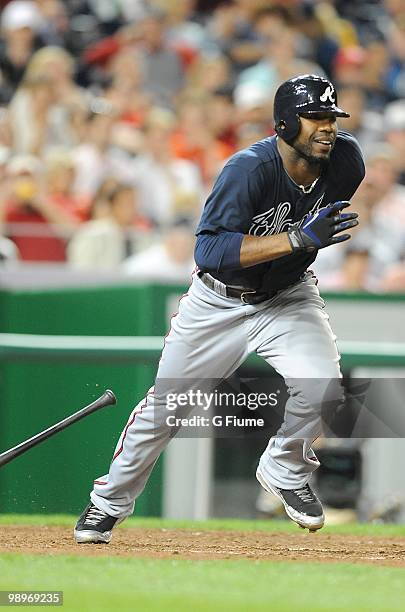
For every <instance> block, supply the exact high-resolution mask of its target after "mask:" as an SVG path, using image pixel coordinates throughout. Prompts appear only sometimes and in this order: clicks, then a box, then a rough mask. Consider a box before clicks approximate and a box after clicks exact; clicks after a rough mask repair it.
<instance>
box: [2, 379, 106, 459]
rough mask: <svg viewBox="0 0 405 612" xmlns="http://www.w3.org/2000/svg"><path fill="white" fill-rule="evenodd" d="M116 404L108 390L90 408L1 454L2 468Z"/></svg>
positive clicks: (83, 409)
mask: <svg viewBox="0 0 405 612" xmlns="http://www.w3.org/2000/svg"><path fill="white" fill-rule="evenodd" d="M116 403H117V398H116V397H115V395H114V393H113V392H112V391H111V390H110V389H107V390H106V391H105V392H104V393H103V395H101V396H100V397H99V398H97V399H96V400H94V402H92V403H91V404H89V405H88V406H85V407H84V408H82V409H81V410H78V411H77V412H75V413H74V414H71V415H70V416H68V417H66V419H63V420H62V421H59V423H55V425H52V426H51V427H48V429H45V430H44V431H41V432H40V433H38V434H36V435H35V436H33V437H32V438H28V440H25V441H24V442H21V443H20V444H17V446H14V447H13V448H10V449H9V450H7V451H5V452H4V453H1V454H0V467H3V465H6V463H9V461H12V460H13V459H15V458H16V457H19V456H20V455H22V454H23V453H25V451H27V450H29V449H30V448H32V447H33V446H36V445H37V444H40V442H43V441H44V440H47V439H48V438H50V437H51V436H53V435H54V434H56V433H58V431H62V429H66V427H69V426H70V425H72V423H76V421H80V419H83V418H84V417H86V416H88V415H89V414H91V413H92V412H95V411H96V410H98V409H99V408H104V406H110V405H112V404H116Z"/></svg>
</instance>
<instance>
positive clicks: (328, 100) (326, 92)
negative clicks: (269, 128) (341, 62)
mask: <svg viewBox="0 0 405 612" xmlns="http://www.w3.org/2000/svg"><path fill="white" fill-rule="evenodd" d="M325 113H329V114H331V115H335V117H350V115H349V114H348V113H346V112H345V111H344V110H343V109H341V108H339V107H338V106H337V96H336V92H335V88H334V87H333V85H332V83H331V82H330V81H328V79H326V78H325V77H322V76H318V75H317V74H302V75H300V76H298V77H294V78H292V79H289V80H288V81H284V83H282V84H281V85H280V87H279V88H278V89H277V91H276V95H275V96H274V124H275V129H276V132H277V135H278V136H279V137H280V138H282V139H283V140H285V142H287V143H292V142H293V141H294V139H295V138H296V137H297V136H298V133H299V131H300V115H305V116H307V115H309V116H310V117H314V119H315V118H316V117H317V115H322V114H325Z"/></svg>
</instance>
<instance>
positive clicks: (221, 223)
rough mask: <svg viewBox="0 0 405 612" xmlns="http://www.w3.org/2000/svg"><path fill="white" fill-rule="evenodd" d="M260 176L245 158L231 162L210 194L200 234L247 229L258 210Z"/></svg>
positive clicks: (199, 225) (203, 214)
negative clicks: (255, 211) (244, 160)
mask: <svg viewBox="0 0 405 612" xmlns="http://www.w3.org/2000/svg"><path fill="white" fill-rule="evenodd" d="M259 192H260V177H259V176H258V173H257V172H255V170H254V169H251V168H250V167H249V166H248V165H246V164H243V163H241V162H239V163H238V162H233V161H231V162H228V164H227V165H226V166H225V167H224V168H223V170H222V172H221V173H220V175H219V176H218V178H217V180H216V182H215V185H214V187H213V189H212V192H211V194H210V196H209V197H208V199H207V201H206V204H205V207H204V210H203V213H202V216H201V220H200V223H199V224H198V227H197V231H196V234H197V235H198V234H201V233H204V232H212V233H215V234H219V233H221V232H242V233H247V231H248V229H249V226H250V220H251V219H252V217H253V216H254V210H257V202H258V198H259Z"/></svg>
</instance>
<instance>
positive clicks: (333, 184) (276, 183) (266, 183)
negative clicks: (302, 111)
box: [197, 131, 365, 291]
mask: <svg viewBox="0 0 405 612" xmlns="http://www.w3.org/2000/svg"><path fill="white" fill-rule="evenodd" d="M364 173H365V168H364V161H363V156H362V153H361V151H360V147H359V145H358V143H357V141H356V139H355V138H354V137H353V136H352V135H351V134H348V133H347V132H341V131H340V132H339V133H338V136H337V140H336V143H335V146H334V148H333V150H332V151H331V154H330V159H329V162H328V164H327V165H326V166H325V167H324V168H323V170H322V173H321V176H320V177H319V179H318V181H317V183H316V185H315V187H314V189H313V190H312V191H311V193H307V194H305V193H303V191H302V189H300V187H299V186H298V185H297V184H296V183H294V181H293V180H292V179H291V178H290V177H289V176H288V174H287V173H286V171H285V170H284V166H283V162H282V159H281V156H280V154H279V152H278V148H277V138H276V136H272V137H271V138H265V139H264V140H260V141H259V142H256V143H255V144H253V145H252V146H251V147H249V148H248V149H244V150H242V151H239V152H238V153H236V154H235V155H233V156H232V157H231V159H230V160H229V161H228V163H227V164H226V166H225V167H224V168H223V170H222V172H221V173H220V175H219V176H218V179H217V181H216V183H215V185H214V187H213V190H212V192H211V194H210V196H209V198H208V200H207V202H206V204H205V207H204V210H203V213H202V216H201V220H200V223H199V225H198V228H197V235H198V234H201V233H205V232H209V233H214V234H218V233H221V232H241V233H243V234H251V235H252V236H270V235H272V234H280V233H281V232H285V231H287V230H288V228H289V227H290V225H291V224H292V223H296V222H298V221H302V222H303V221H304V219H305V217H306V216H307V215H308V214H309V213H314V212H315V211H316V210H318V209H319V208H322V207H323V206H326V205H327V204H329V203H331V202H336V201H337V200H350V198H351V197H352V196H353V194H354V193H355V191H356V189H357V187H358V186H359V185H360V183H361V181H362V180H363V178H364ZM332 248H333V247H332ZM316 254H317V251H314V252H313V253H294V254H291V255H286V256H284V257H280V258H279V259H275V260H274V261H270V262H268V263H264V264H259V265H256V266H252V267H250V268H239V269H237V270H231V271H222V272H220V273H215V274H214V276H215V277H216V278H218V279H219V280H220V281H222V282H223V283H225V284H227V285H237V286H241V287H250V288H252V289H262V290H263V291H266V290H267V291H270V290H273V289H279V288H282V287H286V286H287V285H290V284H291V283H294V282H296V281H297V280H298V279H299V278H300V277H301V275H302V274H303V273H304V272H305V270H306V269H307V267H308V266H309V265H310V264H311V263H312V262H313V261H314V259H315V257H316Z"/></svg>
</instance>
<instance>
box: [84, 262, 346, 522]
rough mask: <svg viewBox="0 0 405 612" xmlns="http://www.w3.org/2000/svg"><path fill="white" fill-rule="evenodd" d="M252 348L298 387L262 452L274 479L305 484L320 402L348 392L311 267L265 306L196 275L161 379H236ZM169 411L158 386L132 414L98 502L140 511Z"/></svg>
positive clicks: (166, 433)
mask: <svg viewBox="0 0 405 612" xmlns="http://www.w3.org/2000/svg"><path fill="white" fill-rule="evenodd" d="M253 352H256V353H257V354H258V355H259V356H261V357H263V359H265V360H266V361H267V362H268V363H269V364H270V365H271V366H272V367H273V368H274V369H275V370H276V371H277V372H278V373H279V374H281V376H283V378H284V380H285V381H286V384H287V387H288V390H289V399H288V401H287V403H286V406H285V416H284V422H283V424H282V426H281V428H280V429H279V431H278V432H277V435H276V436H274V437H272V438H271V439H270V441H269V444H268V446H267V448H266V450H265V451H264V453H263V455H262V457H261V458H260V471H261V474H262V476H263V477H264V478H265V480H266V481H267V482H268V483H270V484H272V485H273V486H276V487H279V488H283V489H295V488H299V487H301V486H304V485H305V484H306V482H307V481H308V480H309V478H310V476H311V474H312V472H313V471H314V470H315V469H316V468H317V467H318V466H319V462H318V460H317V458H316V456H315V453H314V452H313V450H312V448H311V444H312V442H313V441H314V440H315V439H316V438H317V437H319V436H320V435H321V433H322V428H321V418H320V409H319V407H320V405H321V404H322V402H323V401H324V399H325V394H330V395H332V396H337V395H339V394H340V393H341V390H340V383H339V379H340V378H341V374H340V368H339V354H338V351H337V347H336V343H335V336H334V335H333V333H332V330H331V328H330V325H329V321H328V315H327V314H326V312H325V310H324V302H323V300H322V298H321V297H320V295H319V292H318V289H317V287H316V279H315V277H314V276H313V275H312V273H307V274H306V275H305V277H304V278H303V279H302V280H300V281H299V282H298V283H296V284H295V285H293V286H291V287H289V288H287V289H285V290H283V291H281V292H279V293H278V294H277V295H276V296H274V297H273V298H272V299H270V300H267V301H265V302H262V303H261V304H256V305H247V304H243V303H242V302H241V301H240V300H239V299H234V298H226V297H222V296H220V295H218V294H217V293H215V292H214V291H212V290H211V289H209V288H208V287H206V286H205V285H204V283H203V282H202V281H201V280H200V279H199V278H198V276H197V275H196V274H194V275H193V282H192V285H191V287H190V289H189V292H188V293H187V294H186V295H185V296H184V297H183V298H182V299H181V300H180V304H179V311H178V314H177V315H176V316H175V317H173V319H172V324H171V329H170V332H169V334H168V336H167V337H166V341H165V346H164V349H163V352H162V356H161V360H160V362H159V367H158V372H157V378H158V379H159V378H163V379H173V380H176V379H177V381H178V380H179V379H182V378H183V379H187V378H192V379H209V378H212V379H218V378H227V377H229V376H231V374H232V373H233V372H234V371H235V370H236V369H237V368H238V367H239V366H240V365H241V364H242V363H243V362H244V361H245V359H246V358H247V357H248V355H249V354H250V353H253ZM177 384H178V383H177ZM173 391H177V392H178V393H179V392H181V391H182V390H181V389H173ZM167 414H168V413H167V410H166V406H165V400H164V397H163V396H162V397H159V396H158V395H157V394H155V389H154V387H152V388H151V389H150V390H149V392H148V394H147V395H146V397H145V398H144V399H143V400H142V401H140V402H139V404H138V405H137V406H136V407H135V409H134V410H133V411H132V413H131V414H130V416H129V420H128V422H127V424H126V426H125V428H124V430H123V432H122V434H121V436H120V438H119V440H118V443H117V446H116V449H115V453H114V456H113V460H112V462H111V465H110V469H109V472H108V474H106V475H104V476H102V477H100V478H98V479H97V480H95V481H94V489H93V491H92V492H91V495H90V497H91V500H92V501H93V503H94V504H95V505H96V506H97V507H98V508H100V509H101V510H104V511H105V512H107V513H108V514H109V515H111V516H115V517H120V518H121V517H125V516H128V515H130V514H132V513H133V511H134V505H135V500H136V498H137V497H138V496H139V495H140V494H141V493H142V491H143V489H144V487H145V485H146V482H147V480H148V477H149V475H150V473H151V471H152V468H153V466H154V464H155V462H156V460H157V458H158V457H159V455H160V453H161V452H162V451H163V450H164V448H165V447H166V446H167V444H168V442H169V441H170V433H171V430H170V428H169V427H168V426H167V424H166V417H167Z"/></svg>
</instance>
